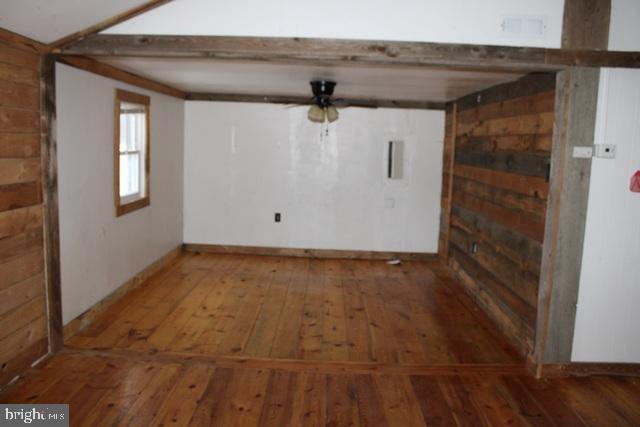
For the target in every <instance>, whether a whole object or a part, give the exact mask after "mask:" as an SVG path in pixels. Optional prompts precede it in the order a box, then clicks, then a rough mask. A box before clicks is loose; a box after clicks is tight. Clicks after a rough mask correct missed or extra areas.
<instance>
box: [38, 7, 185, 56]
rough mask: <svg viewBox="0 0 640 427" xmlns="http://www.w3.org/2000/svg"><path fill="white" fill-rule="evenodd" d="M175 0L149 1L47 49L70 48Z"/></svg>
mask: <svg viewBox="0 0 640 427" xmlns="http://www.w3.org/2000/svg"><path fill="white" fill-rule="evenodd" d="M172 1H173V0H151V1H148V2H146V3H143V4H141V5H140V6H137V7H134V8H133V9H129V10H127V11H125V12H122V13H119V14H118V15H116V16H112V17H110V18H108V19H105V20H104V21H102V22H99V23H97V24H95V25H92V26H90V27H88V28H85V29H84V30H81V31H77V32H75V33H73V34H69V35H68V36H65V37H62V38H61V39H58V40H56V41H54V42H52V43H49V44H48V45H47V48H48V49H50V50H52V49H59V48H62V47H65V46H68V45H70V44H73V43H75V42H77V41H79V40H82V39H84V38H86V37H89V36H91V35H93V34H98V33H99V32H100V31H103V30H106V29H107V28H111V27H113V26H115V25H118V24H120V23H121V22H124V21H127V20H129V19H131V18H133V17H136V16H138V15H141V14H143V13H145V12H148V11H150V10H152V9H155V8H156V7H160V6H162V5H165V4H167V3H170V2H172Z"/></svg>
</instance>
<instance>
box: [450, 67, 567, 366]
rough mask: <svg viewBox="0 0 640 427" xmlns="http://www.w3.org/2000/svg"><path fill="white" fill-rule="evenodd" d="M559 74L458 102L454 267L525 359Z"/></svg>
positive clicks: (534, 307)
mask: <svg viewBox="0 0 640 427" xmlns="http://www.w3.org/2000/svg"><path fill="white" fill-rule="evenodd" d="M551 77H553V76H551ZM551 77H550V76H549V75H547V74H532V75H529V76H526V77H524V78H522V79H520V80H519V81H516V82H511V83H507V84H504V85H500V86H497V87H494V88H490V89H487V90H485V91H482V92H479V93H477V94H472V95H469V96H467V97H465V98H462V99H461V100H459V101H458V104H459V105H460V110H459V112H458V120H457V126H456V132H455V155H454V164H453V173H452V176H453V180H452V185H451V187H452V207H451V218H450V221H449V222H450V227H451V231H450V233H449V237H448V239H449V249H448V251H449V259H450V265H451V266H452V267H453V269H454V270H455V271H456V273H457V275H458V277H459V278H460V280H461V283H462V284H463V285H464V286H465V288H466V290H467V292H468V293H469V294H470V295H471V296H472V298H473V299H474V300H475V302H476V303H477V304H478V305H479V306H480V307H482V309H483V310H484V311H485V312H487V313H488V314H489V316H490V317H491V318H492V319H493V321H494V322H495V324H496V326H497V327H498V329H500V330H501V331H502V332H503V333H504V334H505V335H506V336H507V337H509V339H510V340H511V342H512V343H513V345H514V346H516V347H517V348H518V350H519V351H520V352H521V353H522V355H523V356H526V355H529V354H530V353H532V351H533V342H534V336H535V330H536V316H537V306H538V287H539V285H538V284H539V280H540V274H541V273H540V269H541V267H540V265H541V262H542V249H541V248H542V242H543V240H544V238H545V221H546V218H547V215H546V210H547V200H548V194H549V183H548V182H547V179H546V177H547V174H548V166H549V160H550V150H551V142H550V141H551V135H552V132H553V123H554V93H555V92H554V90H553V87H554V86H553V84H554V83H553V79H552V78H551ZM445 175H446V174H445Z"/></svg>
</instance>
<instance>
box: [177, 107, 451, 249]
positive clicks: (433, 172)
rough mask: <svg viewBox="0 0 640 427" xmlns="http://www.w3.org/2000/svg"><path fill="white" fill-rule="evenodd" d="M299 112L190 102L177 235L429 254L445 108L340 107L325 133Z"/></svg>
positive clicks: (205, 239)
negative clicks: (390, 156)
mask: <svg viewBox="0 0 640 427" xmlns="http://www.w3.org/2000/svg"><path fill="white" fill-rule="evenodd" d="M307 108H308V107H294V108H287V107H286V106H280V105H268V104H247V103H217V102H187V103H186V107H185V166H184V168H185V171H184V172H185V179H184V197H185V202H184V218H185V220H184V241H185V242H187V243H205V244H223V245H249V246H268V247H291V248H311V249H345V250H367V251H370V250H374V251H412V252H436V251H437V240H438V239H437V237H438V224H439V217H440V189H441V180H442V142H443V138H444V135H443V132H444V112H442V111H425V110H422V111H420V110H393V109H377V110H376V109H359V108H347V109H343V110H341V111H340V119H339V120H338V121H337V122H336V123H334V124H332V125H330V126H329V128H328V135H327V134H326V133H323V131H322V128H321V125H319V124H314V123H311V122H309V121H308V120H307V118H306V113H307ZM396 139H398V140H403V141H405V146H404V155H405V156H404V179H400V180H391V179H388V178H387V177H386V174H387V150H388V141H389V140H396ZM276 212H280V213H281V214H282V222H281V223H275V222H274V214H275V213H276Z"/></svg>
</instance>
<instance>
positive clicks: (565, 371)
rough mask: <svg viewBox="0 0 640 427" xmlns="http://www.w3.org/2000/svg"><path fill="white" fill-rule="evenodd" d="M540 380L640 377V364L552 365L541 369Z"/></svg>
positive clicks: (580, 363)
mask: <svg viewBox="0 0 640 427" xmlns="http://www.w3.org/2000/svg"><path fill="white" fill-rule="evenodd" d="M539 371H540V372H539V375H538V377H539V378H558V377H587V376H592V375H608V376H624V377H640V363H588V362H586V363H585V362H571V363H555V364H554V363H551V364H543V365H541V366H540V367H539Z"/></svg>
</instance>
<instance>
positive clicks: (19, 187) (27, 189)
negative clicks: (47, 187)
mask: <svg viewBox="0 0 640 427" xmlns="http://www.w3.org/2000/svg"><path fill="white" fill-rule="evenodd" d="M41 202H42V185H41V184H40V182H39V181H31V182H23V183H19V184H7V185H0V212H1V211H7V210H12V209H18V208H24V207H26V206H33V205H37V204H40V203H41Z"/></svg>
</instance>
